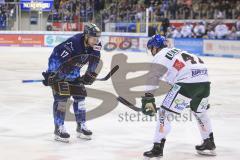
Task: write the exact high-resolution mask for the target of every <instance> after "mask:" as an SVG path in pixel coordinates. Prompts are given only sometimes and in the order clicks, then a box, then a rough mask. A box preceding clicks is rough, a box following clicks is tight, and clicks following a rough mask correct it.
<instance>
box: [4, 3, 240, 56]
mask: <svg viewBox="0 0 240 160" xmlns="http://www.w3.org/2000/svg"><path fill="white" fill-rule="evenodd" d="M88 22H93V23H96V24H97V25H98V26H99V27H100V28H101V29H102V31H103V38H102V39H103V41H104V42H105V43H108V42H113V43H117V46H118V45H121V43H122V42H125V41H127V42H130V43H131V47H130V48H132V49H133V50H134V46H135V50H137V51H143V48H144V46H145V43H146V40H142V39H141V37H142V38H143V39H144V38H145V37H149V36H152V35H154V34H156V33H160V34H162V35H165V36H166V37H167V38H170V43H171V45H172V46H176V47H180V48H182V49H185V48H187V50H188V51H193V52H196V54H204V49H213V48H214V44H215V43H214V44H209V43H208V44H207V45H205V42H204V40H206V39H207V40H213V39H221V40H240V0H0V30H1V31H2V32H0V36H1V39H0V44H1V45H8V41H9V37H8V36H6V34H9V33H15V34H20V33H21V34H25V36H30V35H29V34H28V33H29V31H33V32H34V31H38V32H34V33H38V34H43V36H44V37H42V38H40V37H35V36H33V35H31V36H30V39H32V41H34V40H38V39H39V38H40V41H42V40H43V39H44V41H45V42H46V41H47V43H49V44H46V43H45V42H41V43H40V44H39V45H40V46H54V45H56V44H57V43H59V42H62V41H63V40H65V39H66V38H68V37H69V36H71V35H73V34H74V32H81V31H82V30H83V26H84V24H85V23H88ZM9 31H11V32H9ZM25 31H27V32H28V33H27V32H25ZM41 31H43V32H41ZM45 31H51V32H45ZM53 31H56V32H53ZM58 32H59V33H58ZM60 32H61V33H60ZM50 33H51V35H52V36H55V35H57V37H54V38H53V37H49V36H48V37H46V34H50ZM53 33H54V34H53ZM31 34H32V33H31ZM63 35H64V36H63ZM106 36H108V37H106ZM109 36H110V37H109ZM113 36H115V37H113ZM116 36H118V37H116ZM123 36H125V37H123ZM12 38H13V37H12ZM15 38H16V37H15ZM179 38H180V39H181V38H184V39H185V38H194V39H195V38H197V39H198V40H197V41H195V40H193V41H192V40H191V41H188V40H181V41H180V39H179ZM19 39H20V40H22V38H19V37H18V38H17V40H19ZM28 39H29V38H28ZM200 39H202V40H200ZM54 41H56V43H54ZM178 42H179V43H178ZM188 42H191V43H190V45H191V44H192V43H194V42H196V44H198V45H201V46H198V47H199V48H202V49H200V51H199V49H197V50H196V49H190V50H189V43H188ZM208 42H211V41H208ZM183 43H184V44H187V46H188V47H184V46H183V47H182V46H181V45H183ZM227 43H229V41H227ZM233 43H236V41H234V42H233ZM14 44H15V43H14ZM31 44H34V43H30V44H29V45H31ZM142 44H143V45H142ZM15 45H19V44H15ZM25 45H27V44H25ZM34 45H37V44H34ZM126 45H129V43H127V44H126ZM179 45H180V46H179ZM204 45H205V48H204ZM237 46H238V45H234V47H231V46H220V49H221V48H223V49H235V51H237V52H239V50H240V48H238V47H237ZM109 47H110V48H111V47H112V46H109V44H108V46H107V47H106V48H107V49H108V48H109ZM115 47H116V46H115ZM191 47H193V48H194V47H196V45H191ZM113 48H114V46H113ZM120 48H121V47H120ZM126 48H127V49H128V47H126ZM227 52H228V51H227ZM230 52H232V51H230ZM225 53H226V52H225V51H224V53H221V54H225ZM234 53H235V52H234ZM206 54H207V52H206ZM227 54H228V53H227Z"/></svg>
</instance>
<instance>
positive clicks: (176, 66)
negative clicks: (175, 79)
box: [173, 59, 185, 71]
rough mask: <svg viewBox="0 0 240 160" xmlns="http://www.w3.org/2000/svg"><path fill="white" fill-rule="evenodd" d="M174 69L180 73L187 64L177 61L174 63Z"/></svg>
mask: <svg viewBox="0 0 240 160" xmlns="http://www.w3.org/2000/svg"><path fill="white" fill-rule="evenodd" d="M173 67H174V68H175V69H176V70H178V71H180V70H181V69H182V68H183V67H185V64H184V63H183V62H181V61H179V60H178V59H177V60H176V61H175V62H174V64H173Z"/></svg>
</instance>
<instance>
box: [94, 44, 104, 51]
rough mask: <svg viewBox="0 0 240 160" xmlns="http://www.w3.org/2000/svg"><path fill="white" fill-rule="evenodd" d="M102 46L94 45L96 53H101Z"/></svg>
mask: <svg viewBox="0 0 240 160" xmlns="http://www.w3.org/2000/svg"><path fill="white" fill-rule="evenodd" d="M101 48H102V47H101V46H97V45H94V46H93V50H95V51H101Z"/></svg>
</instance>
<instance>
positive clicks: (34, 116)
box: [0, 47, 240, 160]
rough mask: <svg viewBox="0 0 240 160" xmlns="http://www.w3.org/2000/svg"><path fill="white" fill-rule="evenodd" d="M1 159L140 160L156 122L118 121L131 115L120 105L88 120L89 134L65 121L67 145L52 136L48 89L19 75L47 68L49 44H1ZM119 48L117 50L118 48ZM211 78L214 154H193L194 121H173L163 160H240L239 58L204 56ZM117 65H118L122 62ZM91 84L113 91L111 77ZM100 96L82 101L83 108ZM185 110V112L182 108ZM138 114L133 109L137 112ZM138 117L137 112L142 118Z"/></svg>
mask: <svg viewBox="0 0 240 160" xmlns="http://www.w3.org/2000/svg"><path fill="white" fill-rule="evenodd" d="M0 50H1V53H0V60H1V63H0V77H1V80H0V159H1V160H16V159H18V160H75V159H76V160H139V159H142V153H143V152H144V151H146V150H148V149H150V148H151V147H152V139H153V134H154V130H155V122H154V121H152V122H150V121H148V122H143V121H139V122H137V121H136V118H135V119H134V120H135V121H134V122H132V121H129V119H128V120H125V121H122V119H121V116H122V115H124V114H125V113H129V114H134V113H135V112H133V111H131V110H130V109H128V108H127V107H125V106H123V105H122V104H118V107H117V108H116V109H115V110H113V111H112V112H110V113H108V114H107V115H104V116H102V117H100V118H97V119H94V120H91V121H89V122H88V126H89V128H90V129H92V131H93V139H92V140H91V141H84V140H80V139H77V138H76V132H75V123H74V122H66V127H67V129H68V131H69V132H70V133H71V142H70V143H69V144H64V143H59V142H55V141H54V140H53V119H52V95H51V90H50V89H49V88H47V87H44V86H42V85H41V84H40V83H31V84H23V83H21V80H22V79H39V78H41V72H42V71H43V70H45V69H46V67H47V60H48V56H49V55H50V53H51V48H24V47H22V48H17V47H15V48H14V47H1V48H0ZM119 53H121V52H119ZM115 54H116V53H103V55H102V59H103V62H104V67H103V70H102V72H101V73H100V75H99V77H100V76H101V75H105V74H106V73H107V72H108V71H109V70H110V62H111V57H112V56H113V55H115ZM127 55H128V62H142V61H144V62H147V61H149V60H151V57H150V56H149V55H146V54H142V53H129V54H127ZM203 59H204V61H205V62H206V63H207V65H208V67H209V74H210V76H211V80H212V90H211V101H210V102H211V106H212V107H211V109H210V112H209V114H210V117H211V119H212V124H213V130H214V134H215V141H216V145H217V154H218V155H217V156H216V157H210V158H209V157H207V158H204V157H202V156H199V155H197V154H196V153H195V150H194V145H196V144H199V143H200V142H201V138H200V134H199V132H198V128H197V125H196V122H195V120H194V119H193V122H192V121H187V122H173V123H172V131H171V133H170V134H169V136H168V137H167V142H166V147H165V149H164V158H162V159H167V160H176V159H177V160H190V159H194V160H195V159H196V160H202V159H212V160H225V159H227V160H238V159H239V157H240V127H239V122H240V109H239V107H240V101H239V97H240V91H239V90H240V71H239V70H240V60H239V59H225V58H213V57H203ZM120 67H121V66H120ZM92 87H93V88H95V89H99V90H103V91H108V92H111V93H113V94H115V95H116V92H115V91H114V88H113V87H112V82H111V81H110V80H109V81H107V82H96V83H95V84H94V85H93V86H92ZM97 103H99V101H97V100H94V99H93V98H89V99H87V100H86V104H87V109H88V110H90V109H93V108H94V106H96V105H97ZM185 112H186V113H188V111H185ZM135 114H136V113H135ZM140 118H141V117H140Z"/></svg>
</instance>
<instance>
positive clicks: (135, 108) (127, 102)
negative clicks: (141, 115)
mask: <svg viewBox="0 0 240 160" xmlns="http://www.w3.org/2000/svg"><path fill="white" fill-rule="evenodd" d="M117 100H118V101H119V102H121V103H122V104H124V105H125V106H127V107H129V108H130V109H132V110H134V111H136V112H140V111H141V108H138V107H136V106H135V105H133V104H132V103H130V102H129V101H127V100H126V99H125V98H123V97H121V96H119V97H117Z"/></svg>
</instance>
